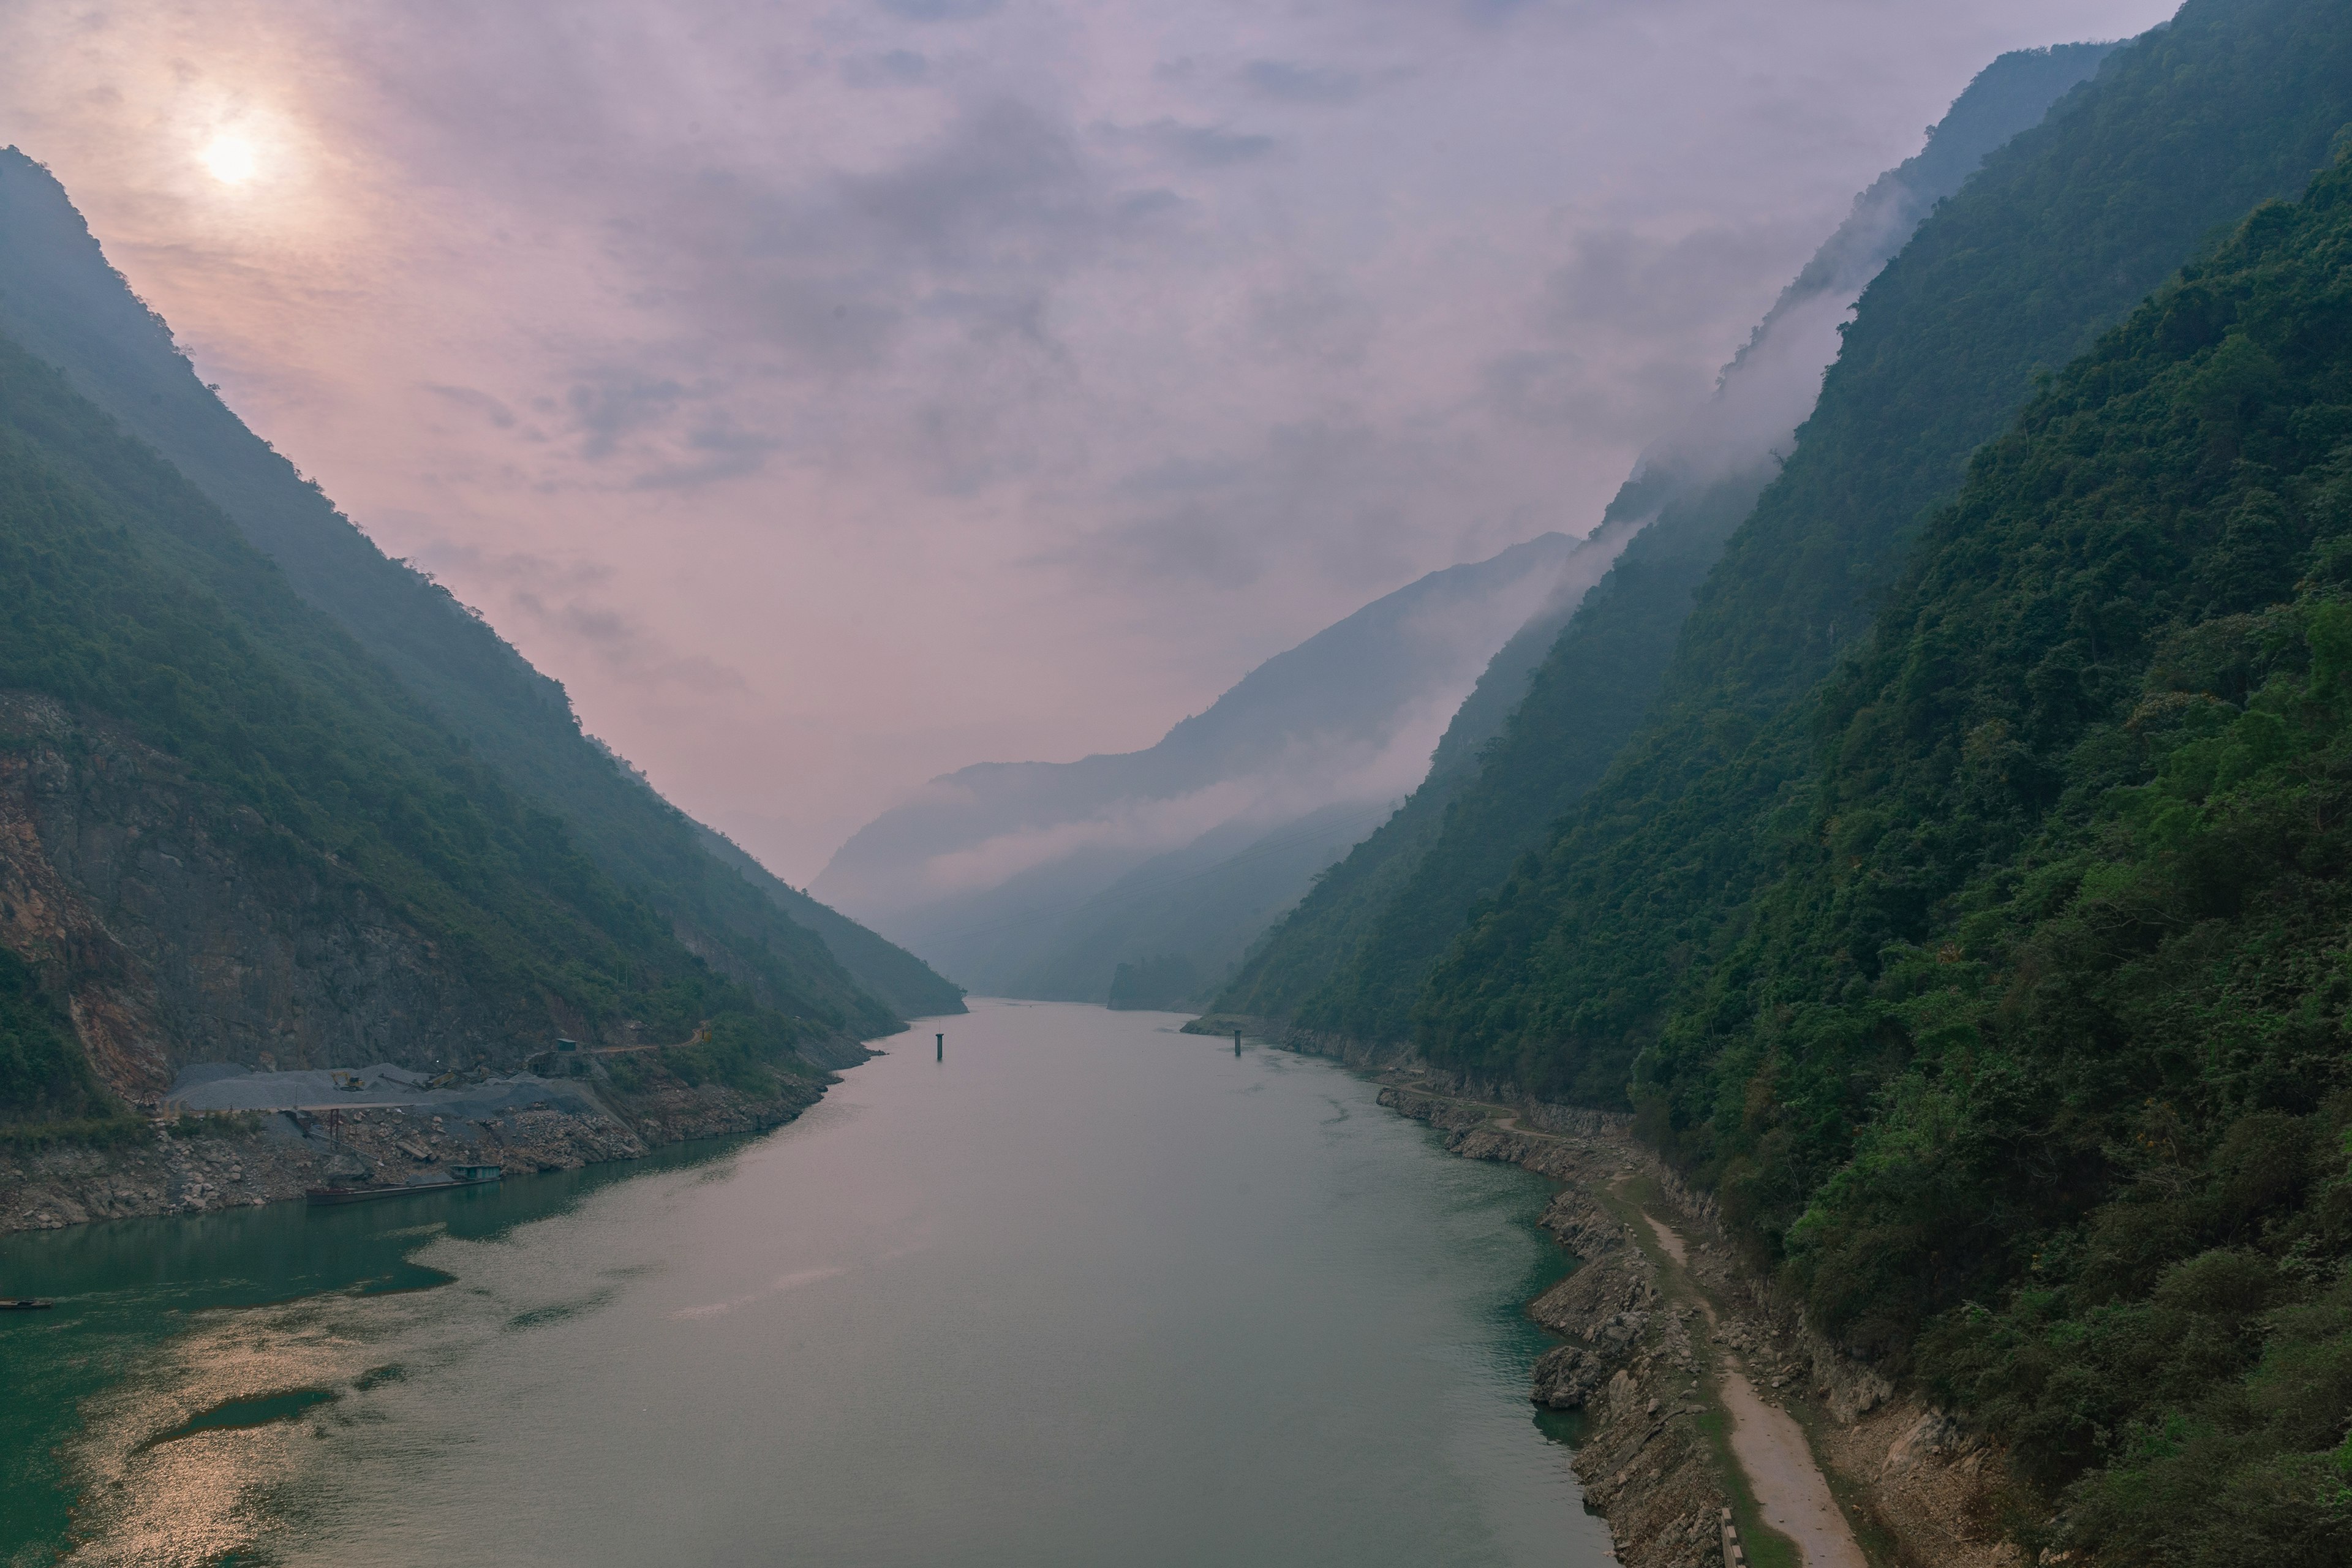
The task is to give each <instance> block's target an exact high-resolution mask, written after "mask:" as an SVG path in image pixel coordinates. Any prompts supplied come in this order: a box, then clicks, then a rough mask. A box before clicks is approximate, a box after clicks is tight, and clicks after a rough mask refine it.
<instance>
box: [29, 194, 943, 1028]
mask: <svg viewBox="0 0 2352 1568" xmlns="http://www.w3.org/2000/svg"><path fill="white" fill-rule="evenodd" d="M0 279H5V283H0V333H5V335H6V336H8V337H9V338H12V339H14V340H15V341H16V342H17V343H19V344H20V345H22V346H23V347H24V348H26V350H28V351H30V352H31V353H33V354H35V355H36V356H37V357H38V358H40V359H42V360H45V361H47V363H50V364H52V365H54V366H56V367H58V369H60V370H61V371H63V372H64V373H65V374H66V376H67V378H68V381H69V382H70V383H71V384H72V385H73V386H74V388H75V389H76V390H77V391H78V392H79V393H80V394H81V395H83V396H84V397H86V398H88V399H89V401H90V402H91V403H93V404H94V405H97V406H98V407H100V409H102V410H104V411H105V412H106V413H107V414H109V415H110V416H113V417H114V418H115V419H116V420H117V421H119V422H120V423H121V426H122V427H123V428H124V429H125V430H126V431H128V432H129V433H130V434H131V435H132V436H134V437H137V438H138V439H140V440H141V441H142V442H143V443H145V444H146V445H147V446H149V447H152V448H153V449H154V450H155V451H157V452H158V453H160V454H162V456H163V458H166V459H167V460H168V461H170V462H171V463H172V464H173V466H175V467H176V468H178V469H179V470H180V472H181V473H182V474H183V475H184V477H185V478H186V479H187V480H188V481H189V482H190V483H192V484H193V485H194V487H195V488H196V489H198V490H199V491H201V492H202V493H203V494H204V495H205V497H207V498H208V499H209V500H211V501H212V502H213V504H214V505H215V506H216V507H218V508H219V509H220V510H221V511H223V512H225V513H226V514H227V515H228V516H229V517H230V518H231V519H232V520H233V521H234V522H235V523H236V527H237V528H238V530H239V531H241V532H242V533H243V535H244V536H245V538H246V539H247V541H249V542H251V543H252V544H253V545H254V546H255V547H256V548H257V549H259V550H260V551H261V552H263V553H264V554H266V555H268V557H269V558H270V559H271V560H272V561H274V562H275V563H277V564H278V567H279V569H280V570H281V571H283V573H284V574H285V576H286V580H287V582H288V583H289V584H290V585H291V586H292V588H293V589H294V591H295V592H296V593H297V594H298V595H300V596H301V597H302V598H303V599H304V600H305V601H306V602H308V603H309V604H310V605H314V606H316V607H317V608H319V609H320V610H322V611H323V612H325V613H326V614H327V615H328V616H331V617H332V618H333V619H334V620H335V621H336V622H337V623H338V624H339V625H340V626H342V628H343V629H344V630H345V631H346V632H348V633H349V634H350V635H351V636H352V637H353V638H354V639H356V641H357V642H358V644H359V646H360V647H362V648H364V649H366V651H367V652H368V653H369V654H370V655H371V656H372V657H373V658H375V659H376V660H377V661H378V662H380V663H381V664H382V665H383V667H385V668H387V669H389V670H390V671H391V673H392V674H393V675H394V677H395V678H397V679H399V680H400V681H401V682H402V684H403V685H404V686H405V687H406V688H407V689H409V690H410V691H412V692H414V693H415V695H416V696H417V697H418V698H419V699H421V700H423V701H424V702H425V704H426V705H427V707H428V708H429V709H430V710H432V711H433V712H435V713H436V714H437V715H438V716H439V717H440V718H441V719H442V720H443V721H445V722H446V724H447V726H448V727H449V728H450V729H451V731H454V732H455V733H457V734H458V735H460V736H462V737H463V738H464V739H465V741H466V742H467V744H468V745H469V746H471V747H472V748H473V749H474V751H475V752H476V753H477V754H478V755H479V756H480V757H481V758H482V759H483V761H485V762H486V763H488V764H489V765H491V766H492V767H494V768H496V769H498V770H499V773H501V774H502V775H503V776H504V777H505V779H506V780H507V781H508V783H509V784H510V785H511V786H512V787H514V788H515V789H517V790H519V791H520V792H521V793H522V794H523V795H527V796H529V797H530V798H531V799H533V800H535V801H537V802H540V803H541V804H542V805H545V806H547V807H548V808H550V809H551V810H553V811H555V812H556V813H558V814H559V815H560V816H562V817H563V818H564V820H565V821H566V823H567V824H568V826H569V827H570V830H571V831H572V833H573V834H574V835H576V836H577V838H578V840H579V842H580V844H581V845H582V846H583V848H585V849H586V851H587V852H588V853H589V854H590V855H591V856H592V857H593V858H594V859H595V860H596V861H597V863H598V864H599V865H600V866H601V867H603V868H604V870H605V871H606V872H607V873H608V874H609V875H611V876H612V877H614V879H617V880H618V881H620V882H622V883H624V884H625V885H627V886H629V887H630V888H632V889H635V890H636V891H638V892H639V893H641V894H642V895H643V896H644V897H646V899H648V900H651V902H652V903H653V904H654V906H655V907H656V908H657V909H658V910H660V911H661V912H662V915H663V917H664V918H665V919H666V920H667V921H669V922H670V923H671V926H672V928H673V929H674V930H675V931H677V933H678V935H679V937H680V939H681V940H682V941H684V942H687V944H688V946H690V947H692V948H694V949H695V950H696V951H697V952H701V953H703V954H704V955H705V956H706V957H707V958H708V959H709V961H710V962H711V963H714V964H717V965H719V967H721V968H723V969H725V970H727V971H728V972H729V973H732V974H734V975H735V976H736V977H737V978H738V979H740V980H742V981H744V982H745V983H747V984H760V985H768V986H772V987H775V988H778V994H780V995H781V994H786V993H789V994H794V995H800V996H803V997H806V998H809V999H811V1000H812V1003H813V1005H815V1004H816V1003H817V1001H818V999H821V1006H822V1009H823V1010H824V1011H825V1012H826V1013H827V1014H828V1015H829V1016H835V1017H838V1018H839V1019H840V1020H841V1021H842V1022H843V1024H844V1026H845V1027H848V1028H850V1029H851V1030H852V1031H853V1032H856V1033H860V1034H864V1035H873V1034H880V1033H883V1032H886V1031H887V1030H889V1029H891V1028H893V1027H895V1026H897V1023H898V1016H917V1015H919V1014H924V1013H935V1012H954V1011H959V1010H961V1006H962V1003H961V993H959V992H958V991H957V990H956V988H955V987H953V986H951V985H950V984H947V982H945V981H943V980H941V979H940V978H939V977H938V976H937V975H935V974H930V973H928V972H927V971H925V970H924V969H923V967H922V965H921V964H920V963H919V961H916V960H913V959H912V958H911V957H910V956H909V955H908V954H905V953H903V952H897V951H896V950H893V949H890V948H889V947H888V945H887V943H884V942H881V941H880V939H878V938H876V937H874V936H873V935H872V933H870V932H855V931H853V930H852V928H851V927H850V925H849V922H847V921H844V920H841V919H840V918H839V917H835V916H832V914H831V911H825V912H824V914H819V913H817V910H816V907H815V906H814V901H813V900H809V899H808V898H807V897H806V896H805V895H803V894H801V893H798V892H795V891H794V890H793V889H790V888H787V887H786V886H784V884H783V883H782V882H781V881H779V880H778V879H775V878H774V877H772V876H770V875H769V874H768V873H767V872H766V871H765V870H764V869H762V868H760V867H759V866H758V865H757V863H756V862H754V861H752V860H751V858H750V857H748V856H745V855H743V854H742V853H741V852H740V851H731V852H729V851H723V850H719V849H718V848H717V846H716V844H715V842H714V837H715V836H713V835H711V834H710V833H709V830H707V829H704V828H702V827H701V826H699V825H698V824H697V823H695V822H693V821H691V820H690V819H689V818H688V817H687V816H685V815H684V814H683V813H681V812H679V811H678V810H677V809H676V808H675V807H674V806H672V805H669V804H668V803H667V801H665V800H663V799H662V798H661V797H660V795H657V794H656V793H655V792H654V791H653V790H652V789H651V787H649V786H648V785H646V784H645V783H644V782H643V781H642V779H640V778H639V777H637V776H636V775H635V773H633V772H631V771H629V770H628V769H626V768H625V766H624V765H620V764H618V763H617V762H616V759H614V757H613V756H612V754H611V753H610V752H606V751H605V750H604V748H603V747H602V746H600V745H598V744H597V743H596V742H594V741H593V739H592V738H590V737H589V736H587V735H585V734H583V732H582V731H581V729H580V725H579V721H578V720H577V718H575V717H574V715H573V714H572V708H571V704H570V702H569V700H567V699H566V697H565V696H564V692H563V689H562V687H561V686H560V685H558V684H557V683H556V682H554V681H552V680H551V679H548V678H547V677H545V676H543V675H541V674H540V673H539V671H537V670H536V669H533V668H531V667H530V664H529V663H528V662H527V661H525V660H524V659H523V658H522V657H521V655H520V654H519V653H517V652H516V651H515V649H514V648H513V647H510V646H509V644H507V643H506V642H505V641H504V640H502V639H501V638H500V637H499V636H498V634H497V633H496V632H495V631H493V630H492V629H491V628H490V627H489V626H487V625H486V624H484V623H483V622H482V621H481V620H479V619H478V617H476V616H474V615H473V614H471V613H470V612H469V611H467V609H466V608H465V607H464V606H462V605H459V604H458V603H457V600H456V599H455V598H453V597H452V596H451V595H450V594H449V593H448V592H447V590H446V589H444V588H442V587H441V586H440V585H439V584H436V583H435V582H433V581H432V580H431V579H430V578H428V577H426V576H425V575H424V574H420V573H418V572H416V571H415V570H413V569H412V568H410V567H409V566H408V565H407V564H406V563H402V562H397V561H393V560H388V559H387V558H386V557H385V556H384V555H383V552H381V551H380V550H378V549H377V548H376V547H375V545H374V544H373V542H371V541H369V539H368V538H367V536H366V535H364V534H363V533H362V532H361V531H359V530H358V529H357V528H355V527H354V526H352V522H351V521H350V520H349V519H347V518H345V517H344V516H343V515H342V514H341V512H339V511H337V510H335V508H334V506H333V504H332V503H331V501H330V500H328V499H327V497H326V496H325V495H324V494H323V493H321V492H320V489H319V488H318V487H317V486H316V485H315V484H313V483H310V481H307V480H305V479H303V478H302V477H301V475H300V474H299V472H298V471H297V470H296V469H295V468H294V467H293V465H292V464H291V463H289V461H288V460H287V459H286V458H283V457H281V456H279V455H278V453H277V452H276V451H275V450H273V449H272V448H271V447H269V446H268V443H266V442H264V441H262V440H261V439H260V438H259V437H256V436H255V435H254V434H253V433H252V432H251V431H249V430H247V428H246V427H245V426H244V425H243V424H242V423H241V422H239V420H238V419H237V418H236V416H235V415H234V414H232V413H231V412H230V411H229V410H228V408H227V407H226V405H224V404H222V403H221V401H220V400H219V398H218V397H217V396H215V395H214V394H213V393H212V391H211V390H210V389H209V388H207V387H206V386H205V385H204V384H202V383H201V382H200V381H199V380H198V379H197V377H196V374H195V372H194V367H193V366H191V365H190V364H189V363H188V362H187V360H186V359H185V358H184V357H183V356H182V355H181V354H180V353H179V352H178V351H177V349H176V348H175V347H174V346H173V342H172V335H171V331H170V329H169V327H168V326H166V325H165V324H164V322H163V321H162V320H161V318H159V317H157V316H155V315H154V314H153V313H152V312H151V311H150V310H148V309H147V308H146V306H145V305H144V304H143V303H142V301H141V300H139V299H138V298H137V297H136V296H134V295H133V294H132V293H131V290H130V289H129V287H128V286H127V285H126V284H125V282H124V281H123V279H122V278H121V275H120V274H118V273H116V272H115V271H114V270H113V269H112V268H110V267H109V266H108V265H107V263H106V259H105V258H104V256H103V255H102V254H101V253H100V249H99V247H98V243H97V241H96V240H95V239H94V238H92V237H91V236H90V234H89V229H88V227H87V226H86V225H84V223H83V222H82V219H81V216H80V215H79V213H77V212H76V211H75V210H74V208H73V205H72V204H71V202H70V201H69V200H68V197H67V195H66V193H65V191H64V190H63V189H62V188H61V187H60V186H59V185H58V183H57V182H56V181H55V180H54V179H52V178H51V177H50V175H49V174H48V172H47V170H45V169H43V168H42V167H41V166H40V165H39V164H37V163H34V162H33V161H32V160H31V159H29V158H27V157H26V156H25V155H24V154H23V153H20V152H18V151H16V149H14V148H10V149H6V150H5V151H0ZM730 849H731V847H730ZM812 924H814V925H821V926H822V927H823V928H824V934H823V935H822V936H820V935H819V934H818V933H817V932H815V931H811V930H810V929H809V927H810V925H812Z"/></svg>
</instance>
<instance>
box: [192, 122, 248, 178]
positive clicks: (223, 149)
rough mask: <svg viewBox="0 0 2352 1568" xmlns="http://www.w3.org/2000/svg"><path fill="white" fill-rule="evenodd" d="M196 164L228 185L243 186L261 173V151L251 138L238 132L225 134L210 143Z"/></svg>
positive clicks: (206, 145)
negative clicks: (201, 165) (202, 166)
mask: <svg viewBox="0 0 2352 1568" xmlns="http://www.w3.org/2000/svg"><path fill="white" fill-rule="evenodd" d="M196 162H198V163H202V164H203V165H204V166H205V173H206V174H210V175H212V177H213V178H214V179H215V180H218V181H219V182H220V183H221V184H224V185H241V184H245V183H246V182H247V180H250V179H251V178H253V176H254V175H256V174H259V173H260V172H261V153H260V150H259V149H258V148H257V147H255V146H254V144H253V139H252V138H251V137H249V136H245V135H241V134H239V133H238V132H235V131H224V132H221V133H220V134H219V135H217V136H215V137H214V138H213V139H212V140H211V141H210V142H206V143H205V149H204V151H203V152H201V153H197V154H196Z"/></svg>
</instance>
